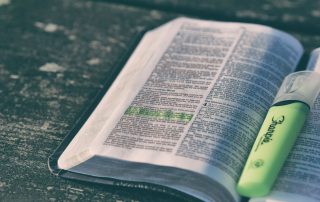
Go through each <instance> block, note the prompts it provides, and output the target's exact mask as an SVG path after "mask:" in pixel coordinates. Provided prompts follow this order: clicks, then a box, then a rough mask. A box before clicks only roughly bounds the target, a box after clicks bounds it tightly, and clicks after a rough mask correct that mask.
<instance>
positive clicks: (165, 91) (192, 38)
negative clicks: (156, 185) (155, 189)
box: [59, 18, 302, 200]
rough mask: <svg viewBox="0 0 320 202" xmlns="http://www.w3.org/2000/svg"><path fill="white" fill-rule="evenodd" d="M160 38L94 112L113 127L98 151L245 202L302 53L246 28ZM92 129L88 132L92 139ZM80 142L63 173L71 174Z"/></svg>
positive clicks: (98, 141)
mask: <svg viewBox="0 0 320 202" xmlns="http://www.w3.org/2000/svg"><path fill="white" fill-rule="evenodd" d="M156 32H157V33H158V34H157V35H155V37H152V36H151V35H152V34H149V36H150V37H149V39H148V40H149V42H150V41H152V40H153V43H152V45H150V47H148V49H147V50H148V51H147V52H146V55H147V56H146V57H145V58H147V61H143V60H141V59H140V61H139V63H135V65H133V64H132V63H133V62H132V61H135V60H136V59H138V58H139V57H141V56H142V54H139V53H137V54H136V55H135V56H136V58H134V57H133V58H131V59H130V60H129V62H128V63H127V65H126V67H125V68H124V70H123V72H121V74H120V76H119V77H118V78H117V80H116V81H115V83H114V84H113V85H112V87H111V88H110V90H109V91H108V93H107V94H106V96H105V97H104V98H103V100H102V101H101V103H100V104H99V106H98V107H97V109H96V111H97V113H96V112H94V114H99V113H100V114H101V113H104V114H105V115H104V117H105V120H102V119H101V118H99V117H95V115H94V114H93V116H92V117H90V121H91V123H94V122H95V119H99V120H100V122H101V121H103V123H104V124H103V126H102V127H100V126H99V127H100V128H98V129H99V131H98V130H97V129H95V131H97V132H98V135H95V134H92V135H95V136H96V137H95V139H94V141H93V143H92V144H91V146H90V150H89V152H90V153H94V154H97V155H100V156H106V157H110V158H115V159H122V160H127V161H133V162H142V163H148V164H155V165H162V166H170V167H176V168H182V169H186V170H191V171H194V172H197V173H200V174H203V175H206V176H208V177H210V178H211V179H213V180H215V181H217V182H218V183H220V184H222V185H223V186H225V187H227V189H228V190H229V192H230V193H231V194H232V196H233V198H234V199H235V200H237V199H238V198H239V196H238V195H237V194H236V192H235V183H236V181H237V179H238V177H239V174H240V172H241V169H242V167H243V165H244V163H245V159H246V157H247V154H248V153H249V150H250V148H251V146H252V144H253V141H254V139H255V136H256V134H257V132H258V130H259V127H260V125H261V123H262V121H263V119H264V116H265V115H266V112H267V110H268V108H269V107H270V105H271V103H272V101H273V98H274V96H275V95H276V93H277V90H278V88H279V86H280V85H281V82H282V80H283V78H284V77H285V76H286V75H287V74H289V73H291V72H293V71H294V68H295V67H296V64H297V62H298V60H299V59H300V56H301V54H302V47H301V45H300V43H299V42H298V41H297V40H295V39H294V38H293V37H292V36H290V35H287V34H285V33H283V32H280V31H277V30H275V29H271V28H269V27H265V26H259V25H252V24H244V23H221V22H210V21H201V20H191V19H186V18H180V19H178V20H175V21H173V22H170V23H168V24H167V25H166V26H164V27H162V28H158V29H157V31H153V34H154V33H156ZM142 64H143V65H142ZM90 127H92V126H90V125H87V126H86V125H85V126H84V128H83V129H82V130H86V134H87V135H86V136H88V131H90V130H91V129H90ZM96 128H97V127H96ZM92 130H93V129H92ZM81 135H82V136H85V135H84V134H81V131H80V134H78V135H77V137H76V138H75V139H78V140H79V138H80V137H81ZM78 140H74V141H73V143H72V144H71V145H70V146H69V148H68V149H67V150H66V152H65V153H66V154H65V153H64V154H63V155H64V156H62V158H61V159H59V166H60V167H62V168H69V167H72V165H71V164H70V163H69V164H68V162H71V161H70V159H71V158H72V155H70V154H71V153H73V152H75V150H74V149H72V148H76V147H77V145H76V142H77V141H78ZM68 155H69V156H68ZM66 156H67V157H66ZM81 158H83V157H81V156H79V158H78V160H79V159H80V160H81ZM174 188H177V189H179V187H174ZM212 189H214V188H212ZM182 191H184V190H182Z"/></svg>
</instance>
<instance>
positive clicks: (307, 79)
mask: <svg viewBox="0 0 320 202" xmlns="http://www.w3.org/2000/svg"><path fill="white" fill-rule="evenodd" d="M319 91H320V73H317V72H314V71H300V72H295V73H292V74H289V75H288V76H287V77H286V78H285V79H284V81H283V83H282V85H281V87H280V89H279V91H278V94H277V95H276V97H275V99H274V101H273V104H277V103H279V102H283V101H290V100H291V101H300V102H303V103H306V104H307V105H309V107H311V106H313V103H314V102H315V99H316V98H317V96H318V94H319Z"/></svg>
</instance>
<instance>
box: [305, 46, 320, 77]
mask: <svg viewBox="0 0 320 202" xmlns="http://www.w3.org/2000/svg"><path fill="white" fill-rule="evenodd" d="M307 70H310V71H314V72H318V73H320V48H317V49H314V50H313V51H312V52H311V54H310V59H309V63H308V66H307Z"/></svg>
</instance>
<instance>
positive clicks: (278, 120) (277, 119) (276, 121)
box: [255, 116, 284, 151]
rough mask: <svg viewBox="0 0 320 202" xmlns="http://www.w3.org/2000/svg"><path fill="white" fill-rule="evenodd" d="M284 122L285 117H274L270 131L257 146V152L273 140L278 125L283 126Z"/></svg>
mask: <svg viewBox="0 0 320 202" xmlns="http://www.w3.org/2000/svg"><path fill="white" fill-rule="evenodd" d="M283 122H284V116H279V117H274V116H273V117H272V119H271V124H270V125H269V127H268V130H267V132H266V133H265V134H263V136H262V137H261V138H260V140H259V144H258V145H257V148H256V150H255V151H257V150H258V148H259V146H261V145H263V144H266V143H268V142H270V141H271V140H272V136H273V134H274V131H275V130H276V127H277V125H278V124H282V123H283Z"/></svg>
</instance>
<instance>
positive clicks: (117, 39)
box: [0, 0, 320, 201]
mask: <svg viewBox="0 0 320 202" xmlns="http://www.w3.org/2000/svg"><path fill="white" fill-rule="evenodd" d="M114 2H115V1H113V3H107V2H106V1H92V2H91V1H71V0H51V1H48V0H38V1H37V0H20V1H19V0H12V1H11V3H10V4H8V5H2V6H0V51H1V54H0V98H1V101H0V159H1V164H0V171H1V172H0V201H11V200H15V201H62V200H66V201H72V200H78V201H83V200H86V201H98V200H102V199H103V200H105V201H176V200H177V199H176V198H174V197H171V196H169V195H165V194H160V193H155V192H149V191H143V190H138V191H137V190H131V189H130V190H127V189H119V188H113V187H108V186H98V185H93V184H87V183H79V182H74V181H69V180H64V179H61V178H56V177H54V176H52V175H51V174H50V173H49V170H48V168H47V158H48V156H49V155H50V154H51V153H52V152H53V151H54V149H55V148H56V147H57V146H58V145H59V143H60V142H61V141H62V139H63V138H64V137H65V136H66V134H67V133H68V131H69V130H70V129H71V128H72V126H73V125H74V123H75V122H76V120H77V119H78V118H79V116H80V114H81V113H82V111H83V110H84V109H85V108H86V107H87V106H88V105H89V104H90V103H91V102H92V99H93V97H94V96H95V94H96V93H97V92H98V91H99V90H100V89H101V88H102V84H103V83H104V82H105V80H106V79H107V78H108V75H110V73H111V71H112V68H113V67H115V64H116V62H117V60H119V58H121V56H122V55H123V54H124V52H125V51H126V50H127V49H128V44H130V43H131V42H132V41H133V39H134V37H135V36H136V35H137V34H138V33H139V32H141V31H142V30H144V29H146V28H148V27H154V26H157V25H160V24H162V23H164V22H166V21H168V20H169V19H172V18H174V17H176V16H179V15H191V16H197V17H203V18H207V19H217V20H228V21H245V22H257V23H264V24H268V25H272V26H275V27H277V28H282V29H283V30H285V31H288V32H290V33H292V34H294V35H295V36H296V37H298V39H299V40H300V41H301V42H302V43H303V45H304V47H305V48H306V50H307V51H309V50H311V49H313V48H315V47H317V46H320V24H319V23H318V22H320V13H319V12H320V11H319V10H320V9H319V3H318V1H310V2H308V3H306V2H307V1H305V0H301V1H295V3H290V2H289V1H283V0H278V1H273V2H272V1H262V2H263V3H259V4H257V3H256V4H249V3H246V2H249V1H244V3H237V2H238V1H218V0H216V1H209V0H205V1H201V3H199V2H200V1H191V0H188V1H179V0H174V1H169V0H167V1H165V0H162V1H149V0H144V1H143V0H139V1H120V3H114ZM222 2H224V3H222ZM259 2H260V1H259ZM157 9H158V10H157ZM302 19H304V20H302ZM49 23H52V24H51V25H50V24H49ZM46 25H48V26H47V27H45V26H46ZM56 25H58V26H56ZM50 31H51V32H50ZM97 59H99V60H97ZM46 63H55V64H57V65H59V66H58V67H57V66H56V72H49V71H48V70H46V69H43V68H41V69H40V67H43V65H45V64H46ZM302 66H303V63H302V64H301V65H300V67H302ZM45 70H46V71H45ZM51 70H52V69H51Z"/></svg>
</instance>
